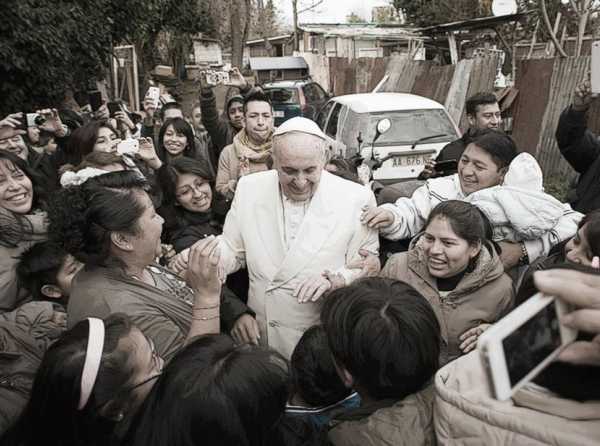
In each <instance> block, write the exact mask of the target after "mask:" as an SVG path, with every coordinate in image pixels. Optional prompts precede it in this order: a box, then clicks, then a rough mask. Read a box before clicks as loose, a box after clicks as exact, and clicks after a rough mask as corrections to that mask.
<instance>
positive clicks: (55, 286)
mask: <svg viewBox="0 0 600 446" xmlns="http://www.w3.org/2000/svg"><path fill="white" fill-rule="evenodd" d="M81 268H83V263H81V262H79V261H78V260H77V259H75V258H74V257H73V256H72V255H70V254H68V253H67V252H66V251H64V250H63V249H62V248H61V247H60V246H59V245H58V244H56V243H54V242H50V241H45V242H40V243H37V244H35V245H33V246H32V247H31V248H29V249H28V250H27V251H25V252H24V253H23V254H22V255H21V259H20V261H19V264H18V265H17V276H18V279H19V284H20V286H22V287H23V288H25V289H27V290H28V291H29V292H30V293H31V296H32V297H33V298H34V299H35V300H52V301H55V302H58V303H62V304H65V305H66V303H67V302H68V299H69V294H70V292H71V282H72V281H73V277H75V274H77V273H78V272H79V270H80V269H81Z"/></svg>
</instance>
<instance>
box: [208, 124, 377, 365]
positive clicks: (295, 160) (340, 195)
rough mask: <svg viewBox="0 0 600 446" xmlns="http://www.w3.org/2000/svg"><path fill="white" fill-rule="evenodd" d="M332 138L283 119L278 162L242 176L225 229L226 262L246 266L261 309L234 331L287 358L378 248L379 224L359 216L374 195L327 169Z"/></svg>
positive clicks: (252, 297)
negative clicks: (331, 295)
mask: <svg viewBox="0 0 600 446" xmlns="http://www.w3.org/2000/svg"><path fill="white" fill-rule="evenodd" d="M326 141H327V138H326V136H325V135H324V134H323V133H322V132H321V130H320V129H319V127H318V126H317V125H316V124H315V123H314V122H313V121H310V120H309V119H306V118H301V117H296V118H292V119H290V120H288V121H286V122H285V123H283V124H282V125H281V126H280V127H279V128H278V129H277V130H276V131H275V133H274V135H273V161H274V165H273V168H274V169H273V170H269V171H266V172H260V173H255V174H252V175H248V176H244V177H242V178H241V179H240V181H239V184H238V187H237V190H236V193H235V198H234V199H233V203H232V206H231V210H230V211H229V214H227V218H226V220H225V227H224V229H223V234H222V236H220V237H221V239H220V244H219V247H220V262H221V264H220V265H221V268H222V270H223V271H224V272H225V273H226V274H230V273H232V272H234V271H236V270H238V269H239V268H241V267H243V266H246V267H247V269H248V273H249V276H250V291H249V294H248V306H249V307H250V308H251V309H252V310H253V311H254V312H255V313H256V319H254V318H252V317H251V316H250V315H246V316H244V320H243V321H240V323H239V324H236V327H235V328H234V333H233V335H234V337H235V338H236V339H238V340H245V341H252V342H257V341H258V342H260V343H261V344H265V345H269V346H270V347H272V348H274V349H276V350H278V351H279V352H280V353H282V354H283V355H284V356H285V357H287V358H289V357H290V356H291V354H292V351H293V349H294V347H295V346H296V344H297V342H298V340H299V339H300V337H301V336H302V334H303V333H304V331H305V330H306V329H308V328H309V327H310V326H312V325H314V324H317V323H318V321H319V311H320V304H321V301H322V300H323V299H326V298H327V293H328V292H330V291H331V290H332V289H334V288H337V287H340V286H343V285H346V284H349V283H351V282H352V281H353V280H355V279H356V278H357V277H358V276H359V275H361V270H360V267H358V268H353V267H354V266H357V265H358V264H360V261H361V259H362V257H361V255H365V252H366V251H368V252H370V253H376V252H377V250H378V248H379V242H378V237H377V232H376V231H374V230H373V229H371V228H368V227H367V226H366V225H362V224H361V222H360V215H361V210H362V209H363V208H364V207H365V206H374V204H375V197H374V196H373V193H372V192H371V190H370V189H368V188H366V187H364V186H362V185H360V184H356V183H353V182H350V181H348V180H345V179H342V178H340V177H337V176H335V175H333V174H331V173H329V172H327V171H325V170H324V166H325V163H326V160H327V152H328V149H327V142H326ZM359 251H360V252H359Z"/></svg>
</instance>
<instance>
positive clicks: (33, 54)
mask: <svg viewBox="0 0 600 446" xmlns="http://www.w3.org/2000/svg"><path fill="white" fill-rule="evenodd" d="M205 4H206V0H127V1H126V2H123V1H120V0H63V1H59V2H40V1H36V0H21V1H19V2H14V4H11V7H10V8H3V10H2V14H3V17H2V22H3V23H5V24H10V26H4V27H2V29H0V79H2V83H1V84H0V95H1V97H2V101H1V104H0V116H5V115H6V114H7V113H9V112H15V111H19V110H34V109H36V108H37V107H45V106H50V105H57V104H59V103H60V102H62V100H63V99H64V95H65V92H66V91H67V90H86V89H88V88H89V87H90V85H91V84H93V81H94V80H100V79H103V78H104V77H105V74H106V73H105V71H106V68H107V67H108V66H109V64H110V56H111V50H112V45H113V44H114V45H117V44H120V43H131V44H135V45H136V47H137V49H138V53H139V54H140V55H141V63H142V66H143V68H145V69H146V70H149V69H150V68H152V67H153V66H154V65H153V63H154V61H155V59H154V54H155V53H154V49H155V43H156V39H157V37H158V35H159V33H161V32H164V31H167V32H170V33H172V35H174V36H179V38H181V40H182V46H185V45H187V44H189V41H187V42H184V41H183V40H185V39H183V37H182V36H186V35H187V36H188V37H189V36H190V35H191V34H193V33H196V32H199V31H200V30H205V31H206V30H209V31H210V30H211V28H210V20H209V16H208V15H207V14H206V12H205V9H206V7H205ZM140 72H143V70H140Z"/></svg>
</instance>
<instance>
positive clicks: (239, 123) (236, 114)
mask: <svg viewBox="0 0 600 446" xmlns="http://www.w3.org/2000/svg"><path fill="white" fill-rule="evenodd" d="M229 80H230V81H229V83H228V84H227V85H228V86H230V87H237V88H239V90H240V93H241V94H240V95H235V96H232V97H230V98H229V99H228V100H227V102H226V104H225V107H224V111H223V115H222V116H220V117H219V112H218V111H217V100H216V97H215V93H214V91H213V87H214V85H209V84H208V83H207V82H206V79H205V77H204V76H201V77H200V86H201V91H200V110H201V113H202V124H203V125H204V128H205V129H206V131H207V132H208V135H209V136H210V139H211V141H212V144H213V150H214V155H215V158H214V159H216V160H218V159H219V156H220V155H221V151H222V150H223V148H224V147H225V146H228V145H229V144H231V143H233V137H234V136H235V135H236V134H237V132H239V131H240V130H241V129H242V128H244V98H243V96H242V95H243V94H246V93H247V92H248V90H250V86H249V85H248V83H247V82H246V79H244V76H242V74H241V73H240V71H239V70H238V69H237V68H233V70H231V72H230V77H229ZM214 167H215V169H216V167H217V166H214Z"/></svg>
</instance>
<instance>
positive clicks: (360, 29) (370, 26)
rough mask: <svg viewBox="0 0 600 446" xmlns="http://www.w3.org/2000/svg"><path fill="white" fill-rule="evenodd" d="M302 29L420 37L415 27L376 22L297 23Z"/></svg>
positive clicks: (334, 33) (351, 35)
mask: <svg viewBox="0 0 600 446" xmlns="http://www.w3.org/2000/svg"><path fill="white" fill-rule="evenodd" d="M299 28H300V29H301V30H302V31H305V32H309V33H315V34H323V35H325V36H331V37H333V36H337V37H349V38H357V37H360V38H363V39H391V40H393V39H402V40H403V39H407V38H413V39H415V38H416V39H418V38H421V36H420V35H419V33H417V32H416V31H415V28H411V27H407V26H394V25H390V24H386V25H380V24H377V23H357V24H349V23H335V24H332V23H304V24H301V25H299Z"/></svg>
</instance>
